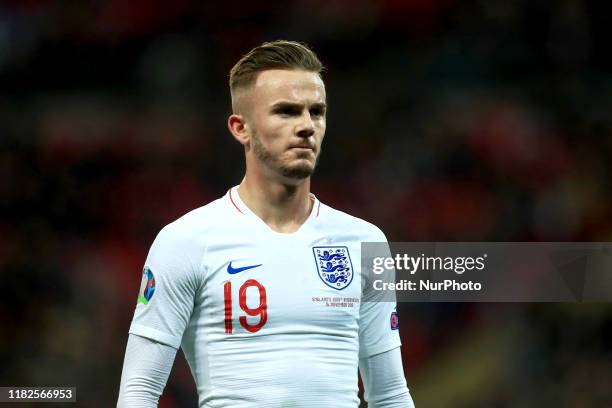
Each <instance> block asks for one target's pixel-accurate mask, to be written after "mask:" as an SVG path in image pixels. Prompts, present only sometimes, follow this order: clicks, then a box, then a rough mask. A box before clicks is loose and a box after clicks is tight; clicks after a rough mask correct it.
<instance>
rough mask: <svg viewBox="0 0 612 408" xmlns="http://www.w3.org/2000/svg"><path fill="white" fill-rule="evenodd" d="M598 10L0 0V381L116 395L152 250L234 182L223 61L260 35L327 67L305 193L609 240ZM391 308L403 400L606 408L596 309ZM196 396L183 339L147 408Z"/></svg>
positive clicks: (565, 237)
mask: <svg viewBox="0 0 612 408" xmlns="http://www.w3.org/2000/svg"><path fill="white" fill-rule="evenodd" d="M279 3H280V2H279ZM602 4H604V3H603V2H600V3H596V2H593V3H591V2H585V1H578V0H562V1H554V2H553V1H551V2H546V1H543V2H537V1H536V2H533V1H509V2H507V1H485V0H482V1H468V2H463V1H462V2H458V1H453V0H432V1H426V0H410V1H400V0H378V1H375V0H325V1H322V0H308V1H306V0H292V1H285V2H282V4H280V5H279V4H278V3H277V2H274V1H256V2H241V1H235V0H226V1H222V2H215V3H213V2H200V1H188V0H173V1H161V0H158V1H144V0H138V1H122V0H106V1H102V0H101V1H84V0H83V1H45V0H28V1H2V2H0V385H2V386H9V385H21V386H35V385H41V386H42V385H45V386H51V385H66V386H69V385H70V386H76V387H78V392H77V398H78V401H79V403H78V404H77V405H79V406H87V407H107V406H111V405H113V404H115V402H116V398H117V393H118V388H119V380H120V373H121V365H122V362H123V353H124V350H125V344H126V341H127V330H128V327H129V323H130V321H131V318H132V314H133V309H134V306H135V303H136V293H137V290H138V287H139V284H140V276H141V270H142V265H143V262H144V259H145V256H146V253H147V250H148V247H149V245H150V244H151V242H152V241H153V239H154V237H155V235H156V233H157V232H158V231H159V230H160V229H161V227H162V226H164V225H165V224H167V223H169V222H171V221H172V220H174V219H175V218H177V217H178V216H180V215H182V214H183V213H185V212H187V211H188V210H190V209H192V208H195V207H198V206H201V205H203V204H205V203H207V202H209V201H211V200H213V199H215V198H217V197H219V196H221V195H223V194H224V193H225V192H226V190H227V189H228V187H229V186H231V185H235V184H238V183H239V182H240V180H241V177H242V174H243V171H244V168H243V164H242V149H241V147H240V146H239V145H238V144H237V143H236V142H235V141H233V139H232V138H231V136H230V135H229V133H228V131H227V130H226V124H225V123H226V118H227V116H228V114H229V108H230V103H229V92H228V85H227V79H228V71H229V69H230V68H231V66H232V65H233V64H234V63H235V62H236V61H237V59H238V58H239V57H240V56H241V55H242V54H243V53H245V52H246V51H248V50H249V49H250V48H251V47H253V46H255V45H258V44H260V43H261V42H262V41H265V40H273V39H279V38H283V39H293V40H299V41H304V42H306V43H308V44H309V45H311V46H312V47H313V48H314V49H315V50H316V51H317V52H318V54H319V56H320V58H321V59H322V61H323V62H324V64H325V65H326V66H327V68H328V70H327V72H326V74H325V76H324V79H325V81H326V84H327V90H328V104H329V118H328V130H327V138H326V140H325V143H324V151H323V156H322V160H321V163H320V167H319V169H318V172H317V174H316V175H315V177H314V179H313V192H314V193H315V194H317V196H318V197H319V198H320V199H321V200H322V201H323V202H325V203H327V204H329V205H331V206H333V207H336V208H338V209H341V210H344V211H347V212H349V213H351V214H354V215H356V216H359V217H362V218H364V219H366V220H368V221H371V222H373V223H375V224H377V225H378V226H380V227H381V228H382V229H383V230H384V231H385V232H386V234H387V237H388V238H389V240H393V241H609V240H610V238H611V236H612V205H611V204H612V193H611V189H610V182H611V180H612V177H611V176H612V170H611V165H610V163H611V159H612V138H611V136H612V116H611V115H610V113H611V112H612V110H611V108H612V71H611V69H612V57H611V56H610V51H609V49H610V47H609V42H610V39H611V34H612V32H611V31H612V30H611V28H610V26H611V24H610V19H609V13H608V10H607V9H606V8H605V7H604V6H602ZM400 313H401V325H402V326H401V335H402V340H403V348H402V349H403V356H404V367H405V372H406V377H407V379H408V384H409V386H410V388H411V392H412V395H413V397H414V399H415V402H416V404H417V406H418V407H460V408H461V407H534V406H538V407H540V406H542V407H552V406H555V407H606V406H612V391H610V390H611V389H612V354H611V350H610V348H611V347H610V345H611V344H612V307H611V306H610V305H609V304H491V303H480V304H424V303H423V304H404V305H401V306H400ZM341 380H342V379H339V381H341ZM195 405H196V395H195V387H194V385H193V380H192V378H191V374H190V373H189V371H188V368H187V367H186V364H185V363H184V359H183V357H182V356H179V358H177V362H176V364H175V368H174V370H173V373H172V374H171V377H170V380H169V382H168V385H167V387H166V390H165V393H164V396H163V397H162V400H161V402H160V406H161V407H166V408H171V407H184V406H195ZM21 406H25V405H21Z"/></svg>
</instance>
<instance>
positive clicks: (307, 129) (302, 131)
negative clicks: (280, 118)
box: [295, 111, 314, 138]
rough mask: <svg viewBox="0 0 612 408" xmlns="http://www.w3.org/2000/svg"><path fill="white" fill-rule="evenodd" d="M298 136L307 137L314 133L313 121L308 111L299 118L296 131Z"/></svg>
mask: <svg viewBox="0 0 612 408" xmlns="http://www.w3.org/2000/svg"><path fill="white" fill-rule="evenodd" d="M295 133H296V134H297V135H298V136H299V137H303V138H307V137H310V136H312V135H313V134H314V123H313V121H312V118H311V117H310V112H308V111H306V112H305V113H304V114H303V115H302V116H301V118H300V122H299V123H298V125H297V128H296V132H295Z"/></svg>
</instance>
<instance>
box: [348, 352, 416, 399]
mask: <svg viewBox="0 0 612 408" xmlns="http://www.w3.org/2000/svg"><path fill="white" fill-rule="evenodd" d="M359 372H360V373H361V380H362V381H363V388H364V398H365V400H366V401H367V402H368V408H414V402H413V401H412V397H411V396H410V392H409V391H408V387H407V386H406V379H405V378H404V369H403V367H402V354H401V351H400V349H399V347H398V348H395V349H393V350H389V351H385V352H384V353H380V354H376V355H374V356H370V357H368V358H360V359H359Z"/></svg>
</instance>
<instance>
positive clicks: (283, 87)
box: [245, 69, 326, 182]
mask: <svg viewBox="0 0 612 408" xmlns="http://www.w3.org/2000/svg"><path fill="white" fill-rule="evenodd" d="M245 97H246V98H247V100H246V101H245V102H246V106H247V108H246V110H247V112H245V113H246V114H245V120H246V128H247V130H248V132H249V135H250V142H249V144H250V146H249V147H250V148H248V149H247V160H249V157H248V155H252V157H251V158H250V165H256V166H261V170H262V171H263V172H265V173H268V174H271V175H273V176H280V177H281V178H282V179H283V180H284V181H286V182H296V181H299V180H302V179H305V178H307V177H309V176H310V175H312V173H313V172H314V169H315V166H316V163H317V158H318V156H319V153H320V152H321V142H322V141H323V136H324V135H325V110H326V105H325V85H324V84H323V80H322V79H321V77H320V76H319V75H318V74H317V73H314V72H308V71H301V70H281V69H274V70H267V71H263V72H261V73H260V74H259V75H258V77H257V80H256V81H255V84H254V85H253V87H252V88H251V89H250V90H249V91H248V95H245Z"/></svg>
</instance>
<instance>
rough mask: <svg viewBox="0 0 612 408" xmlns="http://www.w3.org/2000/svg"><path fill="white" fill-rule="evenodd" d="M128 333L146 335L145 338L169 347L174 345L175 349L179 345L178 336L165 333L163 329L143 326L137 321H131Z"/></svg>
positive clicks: (179, 339)
mask: <svg viewBox="0 0 612 408" xmlns="http://www.w3.org/2000/svg"><path fill="white" fill-rule="evenodd" d="M129 333H130V334H135V335H137V336H141V337H146V338H147V339H151V340H154V341H157V342H159V343H163V344H166V345H168V346H170V347H174V348H175V349H177V350H178V348H179V347H180V346H181V338H180V337H177V336H173V335H171V334H169V333H165V332H163V331H160V330H156V329H154V328H152V327H147V326H143V325H141V324H138V323H132V324H131V325H130V330H129Z"/></svg>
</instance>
